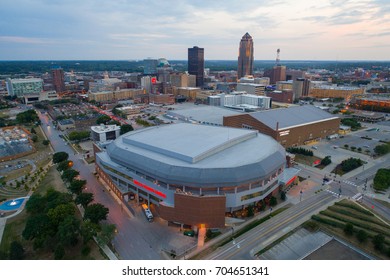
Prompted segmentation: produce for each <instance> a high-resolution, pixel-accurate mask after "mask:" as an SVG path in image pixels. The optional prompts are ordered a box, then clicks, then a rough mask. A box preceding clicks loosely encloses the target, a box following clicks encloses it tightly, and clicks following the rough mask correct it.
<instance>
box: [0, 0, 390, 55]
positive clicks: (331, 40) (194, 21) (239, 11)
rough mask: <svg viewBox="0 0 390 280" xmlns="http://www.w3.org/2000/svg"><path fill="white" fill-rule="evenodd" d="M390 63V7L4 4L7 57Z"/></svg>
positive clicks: (362, 0) (342, 0)
mask: <svg viewBox="0 0 390 280" xmlns="http://www.w3.org/2000/svg"><path fill="white" fill-rule="evenodd" d="M245 32H248V33H249V34H250V35H251V36H252V37H253V40H254V56H255V60H262V59H266V60H273V59H275V57H276V50H277V49H278V48H280V50H281V60H282V61H283V60H284V59H285V60H390V0H350V1H348V0H315V1H312V0H294V1H292V0H280V1H279V0H275V1H270V0H257V1H250V0H246V1H230V0H225V1H217V0H214V1H212V0H199V1H197V0H194V1H189V0H175V1H170V0H166V1H159V0H141V1H140V0H138V1H135V0H134V1H133V0H106V1H101V0H0V60H73V59H74V60H80V59H83V60H100V59H104V60H133V59H144V58H147V57H152V58H160V57H165V58H167V59H168V60H174V59H181V60H186V59H187V49H188V48H189V47H192V46H199V47H202V48H204V49H205V59H206V60H212V59H215V60H217V59H218V60H236V59H237V56H238V47H239V42H240V39H241V37H242V36H243V35H244V34H245Z"/></svg>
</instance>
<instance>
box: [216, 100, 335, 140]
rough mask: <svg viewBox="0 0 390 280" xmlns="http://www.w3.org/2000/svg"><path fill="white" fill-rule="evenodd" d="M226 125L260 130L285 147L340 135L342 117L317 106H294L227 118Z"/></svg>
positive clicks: (224, 121) (225, 119) (224, 122)
mask: <svg viewBox="0 0 390 280" xmlns="http://www.w3.org/2000/svg"><path fill="white" fill-rule="evenodd" d="M223 124H224V126H231V127H237V128H247V129H254V130H258V131H259V132H261V133H264V134H267V135H269V136H271V137H273V138H274V139H275V140H276V141H278V142H279V143H280V144H281V145H282V146H284V147H291V146H299V145H304V144H308V143H310V142H315V141H319V140H320V139H324V138H326V137H327V136H328V135H332V134H335V133H337V132H338V130H339V126H340V118H339V117H337V116H334V115H332V114H330V113H328V112H325V111H323V110H321V109H319V108H316V107H315V106H311V105H306V106H292V107H289V108H280V109H273V110H267V111H260V112H255V113H250V114H242V115H238V116H226V117H224V119H223Z"/></svg>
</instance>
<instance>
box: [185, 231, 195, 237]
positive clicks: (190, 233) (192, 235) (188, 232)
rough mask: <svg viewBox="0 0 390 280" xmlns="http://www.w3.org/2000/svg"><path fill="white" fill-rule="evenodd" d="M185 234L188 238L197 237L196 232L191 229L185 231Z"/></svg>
mask: <svg viewBox="0 0 390 280" xmlns="http://www.w3.org/2000/svg"><path fill="white" fill-rule="evenodd" d="M183 234H184V235H186V236H191V237H194V236H195V231H193V230H192V229H189V230H185V231H184V232H183Z"/></svg>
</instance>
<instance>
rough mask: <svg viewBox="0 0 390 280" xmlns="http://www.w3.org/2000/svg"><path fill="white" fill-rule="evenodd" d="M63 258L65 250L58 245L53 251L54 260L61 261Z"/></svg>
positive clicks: (62, 246)
mask: <svg viewBox="0 0 390 280" xmlns="http://www.w3.org/2000/svg"><path fill="white" fill-rule="evenodd" d="M64 257H65V248H64V245H62V244H58V245H57V247H56V249H55V251H54V259H56V260H62V259H63V258H64Z"/></svg>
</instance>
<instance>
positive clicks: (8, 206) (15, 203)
mask: <svg viewBox="0 0 390 280" xmlns="http://www.w3.org/2000/svg"><path fill="white" fill-rule="evenodd" d="M25 199H26V198H25V197H20V198H15V199H12V200H8V201H5V202H3V203H2V204H0V210H3V211H12V210H17V209H19V207H20V206H21V205H22V203H23V201H24V200H25Z"/></svg>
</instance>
